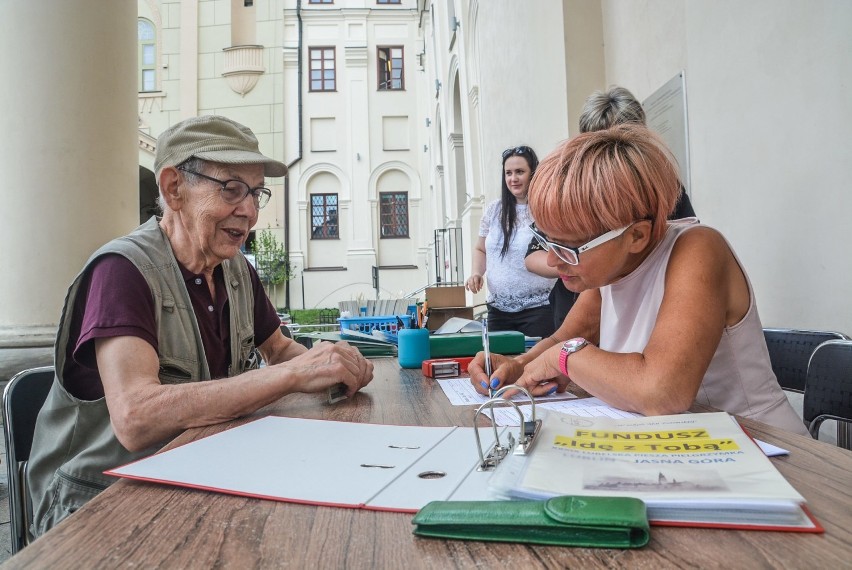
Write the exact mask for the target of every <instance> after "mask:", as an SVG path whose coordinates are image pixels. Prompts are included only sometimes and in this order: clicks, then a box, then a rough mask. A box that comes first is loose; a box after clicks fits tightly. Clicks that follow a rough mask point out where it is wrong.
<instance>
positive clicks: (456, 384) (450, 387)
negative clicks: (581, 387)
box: [438, 378, 577, 415]
mask: <svg viewBox="0 0 852 570" xmlns="http://www.w3.org/2000/svg"><path fill="white" fill-rule="evenodd" d="M438 384H439V385H440V386H441V389H442V390H443V391H444V394H446V395H447V398H449V400H450V403H451V404H452V405H454V406H470V405H478V404H484V403H485V402H487V401H488V400H489V398H488V396H483V395H482V394H480V393H479V392H477V391H476V389H474V387H473V385H472V384H471V383H470V378H442V379H439V380H438ZM576 397H577V396H575V395H574V394H571V393H570V392H563V393H562V394H551V395H550V396H538V397H536V399H535V400H536V402H547V401H551V402H552V401H559V400H566V399H572V398H576ZM512 401H513V402H529V401H530V399H529V398H527V397H526V396H525V395H524V393H523V392H518V393H517V394H515V395H514V396H512ZM515 415H517V414H515Z"/></svg>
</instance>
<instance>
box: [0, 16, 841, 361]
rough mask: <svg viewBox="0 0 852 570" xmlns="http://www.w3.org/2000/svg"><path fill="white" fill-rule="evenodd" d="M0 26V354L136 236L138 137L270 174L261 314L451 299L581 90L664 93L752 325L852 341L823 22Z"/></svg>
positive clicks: (128, 21) (141, 174)
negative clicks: (441, 285) (446, 286)
mask: <svg viewBox="0 0 852 570" xmlns="http://www.w3.org/2000/svg"><path fill="white" fill-rule="evenodd" d="M0 18H2V20H3V21H5V22H13V23H14V25H10V26H8V29H7V32H6V33H5V34H4V36H3V38H2V45H0V47H2V48H3V53H5V54H6V55H5V56H4V58H3V59H2V71H3V74H4V77H6V78H7V85H8V87H9V88H8V89H5V90H4V91H3V92H2V94H0V105H2V106H3V108H4V109H5V110H6V112H4V113H3V114H2V115H0V126H2V129H3V132H4V133H7V136H6V137H5V138H4V141H3V142H2V143H0V163H2V168H3V172H4V174H5V175H6V176H7V179H8V180H10V181H15V182H18V181H33V180H34V181H35V183H31V184H29V186H28V187H27V188H26V190H25V191H21V190H20V188H18V186H17V184H7V185H5V186H4V188H3V190H2V191H3V196H4V199H5V204H6V206H7V212H9V214H7V218H8V219H7V223H5V224H0V232H2V234H0V237H2V238H3V241H4V242H5V243H7V244H11V246H10V247H8V248H5V249H4V252H3V254H2V264H3V268H4V270H5V271H3V272H2V277H0V345H8V344H10V343H17V342H28V341H27V340H26V339H27V338H29V336H31V335H34V336H38V337H39V338H42V339H45V342H52V333H53V331H55V326H56V323H57V322H58V319H59V311H60V308H61V305H62V299H63V296H64V293H65V290H66V288H67V285H68V283H70V281H71V280H72V279H73V277H74V275H75V274H76V272H77V271H78V270H79V268H80V267H81V266H82V265H83V263H84V262H85V260H86V258H87V257H88V256H89V254H90V253H91V252H92V251H94V250H95V249H96V248H97V247H98V246H99V245H101V244H102V243H104V242H106V241H108V240H109V239H110V238H112V237H115V236H118V235H121V234H124V233H127V232H128V231H130V230H131V229H132V228H133V227H134V225H135V224H137V223H138V222H139V220H140V218H144V217H147V216H149V215H150V214H151V213H152V208H153V199H154V197H155V195H156V188H155V184H154V183H153V173H152V172H151V169H152V164H153V152H154V149H155V144H156V137H157V135H158V134H159V133H160V132H162V131H163V130H164V129H165V128H167V127H168V126H169V125H170V124H173V123H175V122H177V121H179V120H180V119H183V118H185V117H190V116H195V115H199V114H205V113H221V114H224V115H228V116H230V117H232V118H234V119H235V120H238V121H240V122H242V123H245V124H246V125H248V126H250V127H251V128H252V129H253V130H254V131H255V132H256V133H257V134H258V137H259V139H260V142H261V147H262V149H263V151H264V152H266V153H268V154H270V155H272V156H274V157H275V158H278V159H281V160H283V161H284V162H286V163H288V164H290V165H291V174H290V175H289V176H288V177H287V178H285V179H283V180H270V185H271V187H272V190H273V193H274V196H273V200H272V201H271V203H270V205H268V206H267V207H266V209H265V210H263V212H262V214H261V218H260V221H259V223H258V226H257V230H264V229H269V230H270V231H272V232H274V233H275V235H276V237H277V238H278V240H279V241H281V242H283V243H285V244H286V248H287V250H288V252H289V254H290V258H291V261H292V262H293V264H294V265H295V268H296V278H295V279H293V280H292V281H291V282H290V283H289V288H288V291H287V292H286V293H283V295H284V298H278V299H276V304H277V305H279V306H284V305H285V304H289V305H290V306H291V307H294V308H301V307H302V306H305V307H316V306H333V305H334V304H335V303H336V301H338V300H345V299H351V298H353V297H357V296H363V297H366V298H373V297H374V296H375V291H374V290H373V287H372V268H373V267H377V268H379V270H378V274H379V284H380V294H381V296H382V297H384V298H387V297H391V296H397V295H399V294H405V293H409V292H411V291H414V290H416V289H418V288H419V287H422V286H424V285H426V284H428V283H431V282H434V281H437V280H438V279H439V278H440V279H441V280H443V281H456V280H459V281H460V280H463V279H464V276H465V274H467V273H468V272H469V267H470V248H471V246H472V244H473V242H474V241H475V237H476V234H477V228H478V224H479V218H480V217H481V212H482V208H483V206H484V205H485V204H486V203H487V202H488V201H490V200H493V199H496V198H497V197H498V196H499V188H500V176H501V168H500V167H501V162H500V159H499V157H500V154H501V151H502V150H503V149H505V148H509V147H511V146H516V145H519V144H527V145H530V146H532V147H533V148H534V149H535V150H536V151H537V153H538V154H539V155H541V156H543V155H546V154H547V153H548V152H549V151H550V150H552V149H553V148H554V147H555V145H556V144H557V143H558V142H559V141H561V140H562V139H565V138H567V137H569V136H571V135H573V134H574V133H575V132H576V125H577V117H578V115H579V112H580V109H581V107H582V104H583V100H584V99H585V97H586V96H587V95H588V94H589V93H590V92H591V91H593V90H595V89H601V88H605V87H607V86H608V85H611V84H618V85H622V86H625V87H627V88H629V89H630V90H631V91H632V92H633V93H634V94H635V95H636V96H637V97H638V98H639V99H640V100H645V99H646V98H648V97H649V96H651V95H652V94H654V93H655V92H657V91H658V90H659V89H660V88H661V86H664V85H666V84H667V82H668V81H670V80H671V78H673V77H675V76H676V75H678V74H683V77H684V86H685V93H686V106H685V119H686V123H687V124H688V132H689V136H688V141H687V142H688V167H689V168H688V172H689V189H690V194H691V195H690V197H691V199H692V203H693V205H694V207H695V209H696V211H697V212H698V214H699V216H700V217H701V219H702V221H703V222H705V223H708V224H710V225H712V226H714V227H717V228H718V229H720V230H721V231H722V232H723V233H724V234H725V236H726V237H727V238H728V239H729V240H730V241H731V244H732V245H733V247H734V249H735V251H736V252H737V254H738V255H739V257H740V259H741V260H742V262H743V265H744V266H745V267H746V268H747V270H748V273H749V276H750V278H751V280H752V283H753V285H754V288H755V291H756V293H757V298H758V303H759V308H760V312H761V316H762V318H763V323H764V325H765V326H780V327H796V328H813V329H832V330H840V331H843V332H846V333H850V332H852V298H850V296H849V295H848V294H847V293H848V291H850V290H852V262H850V257H849V256H848V254H846V252H845V248H844V247H843V246H844V245H845V243H846V241H847V239H848V229H847V228H848V218H849V215H850V213H852V193H850V192H848V191H846V189H845V188H846V186H847V183H848V180H849V179H850V178H852V134H850V132H849V130H848V129H845V128H843V125H846V124H850V123H852V103H850V101H852V100H850V98H849V97H848V89H847V87H846V84H845V82H846V81H847V78H848V77H850V76H852V56H850V54H852V35H850V34H849V33H848V22H849V21H852V4H850V3H848V2H846V1H845V0H819V1H816V2H812V1H805V0H781V1H780V2H779V1H775V0H773V1H770V0H752V1H750V2H745V3H743V2H738V1H734V0H724V1H721V2H712V3H701V2H685V1H683V0H651V1H647V2H632V1H623V0H600V1H597V0H591V1H589V0H529V1H527V2H518V1H514V0H488V1H487V2H485V1H481V0H447V1H432V0H400V1H399V2H394V1H393V0H333V1H311V0H180V1H178V0H137V3H136V5H133V3H130V5H129V6H128V3H126V2H109V3H103V2H101V1H100V0H76V1H75V2H73V3H70V2H55V3H51V5H50V7H49V9H48V8H47V7H46V5H45V4H43V3H30V2H5V3H0ZM90 62H97V65H92V64H90ZM46 205H48V206H49V207H46ZM285 229H286V231H285ZM441 232H450V233H441ZM446 236H455V237H454V238H453V239H449V238H446ZM453 240H455V241H453ZM288 298H289V303H288ZM482 300H484V298H483V297H482V296H481V295H480V297H479V298H473V297H469V302H471V303H477V302H481V301H482ZM22 338H23V339H25V340H24V341H20V339H22Z"/></svg>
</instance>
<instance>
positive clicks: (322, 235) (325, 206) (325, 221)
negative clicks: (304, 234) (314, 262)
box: [309, 192, 340, 240]
mask: <svg viewBox="0 0 852 570" xmlns="http://www.w3.org/2000/svg"><path fill="white" fill-rule="evenodd" d="M331 196H333V197H334V203H333V204H332V203H330V201H329V200H328V198H329V197H331ZM309 197H310V201H311V236H310V238H311V239H312V240H313V239H316V240H328V239H340V195H339V194H337V193H336V192H319V193H316V194H311V195H310V196H309ZM317 197H321V198H322V203H321V204H315V203H314V200H315V198H317ZM317 207H321V208H322V213H321V214H320V215H321V220H322V221H321V222H320V223H319V224H316V223H315V222H316V221H317V214H315V213H314V208H317ZM332 207H333V208H334V211H335V213H336V214H337V223H335V224H330V223H329V220H330V219H331V216H330V210H331V209H332ZM330 228H334V235H328V233H329V231H328V230H329V229H330ZM317 230H321V231H320V232H317Z"/></svg>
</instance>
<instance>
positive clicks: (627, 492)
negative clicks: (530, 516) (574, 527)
mask: <svg viewBox="0 0 852 570" xmlns="http://www.w3.org/2000/svg"><path fill="white" fill-rule="evenodd" d="M489 486H490V488H491V490H492V492H493V493H495V494H496V495H497V496H500V497H503V498H515V499H541V498H548V497H554V496H558V495H592V496H624V497H635V498H638V499H641V500H642V501H644V502H645V504H646V506H647V509H648V519H649V520H650V521H651V523H652V524H659V525H680V526H704V527H726V528H753V529H760V530H789V531H800V532H822V530H823V529H822V527H820V525H819V524H818V523H817V522H816V521H815V520H814V519H813V517H811V516H810V515H809V513H808V512H807V509H806V508H805V499H804V498H803V497H802V496H801V495H800V494H799V493H798V492H797V491H796V490H795V489H794V488H793V487H792V486H791V485H790V484H789V483H788V482H787V480H786V479H784V477H783V476H782V475H781V474H780V473H779V472H778V470H777V469H775V467H774V466H773V465H772V462H771V460H770V459H769V458H767V457H766V456H765V455H764V454H763V452H762V451H761V450H760V448H759V447H758V446H757V444H755V443H754V441H753V440H752V439H751V438H750V437H749V436H748V435H747V434H746V433H745V432H744V431H743V430H742V428H741V427H740V425H739V424H738V423H737V422H736V420H734V418H733V417H732V416H730V415H728V414H726V413H724V412H717V413H703V414H680V415H672V416H653V417H637V418H608V417H580V416H572V415H567V414H560V413H555V412H549V413H548V414H547V415H546V416H545V417H544V419H543V422H542V427H541V432H540V433H539V435H538V437H537V438H536V444H535V447H534V449H533V450H532V452H531V454H530V455H529V456H528V457H525V458H516V457H507V458H506V459H505V460H504V461H503V462H502V463H500V465H499V466H498V467H497V469H496V470H495V473H494V475H493V476H492V479H491V480H490V481H489Z"/></svg>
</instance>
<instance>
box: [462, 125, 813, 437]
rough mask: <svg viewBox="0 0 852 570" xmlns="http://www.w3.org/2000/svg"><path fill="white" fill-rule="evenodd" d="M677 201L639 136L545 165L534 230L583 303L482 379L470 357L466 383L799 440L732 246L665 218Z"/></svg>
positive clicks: (598, 135)
mask: <svg viewBox="0 0 852 570" xmlns="http://www.w3.org/2000/svg"><path fill="white" fill-rule="evenodd" d="M679 193H680V182H679V178H678V172H677V168H676V166H675V165H674V162H673V158H672V157H671V154H670V153H669V152H668V150H667V149H666V148H665V145H664V144H663V143H662V141H661V140H660V139H659V138H658V137H657V136H656V135H654V134H653V133H651V132H650V131H649V130H648V129H647V128H645V127H643V126H640V125H631V124H624V125H618V126H615V127H612V128H610V129H606V130H602V131H596V132H590V133H584V134H581V135H578V136H577V137H575V138H573V139H570V140H568V141H566V142H564V143H563V144H561V145H559V146H558V147H557V148H556V150H554V151H553V152H552V153H551V154H550V155H549V156H548V157H547V158H545V159H544V160H543V161H542V163H541V165H540V166H539V169H538V171H537V173H536V176H535V178H534V179H533V182H532V185H531V187H530V209H531V210H532V213H533V216H534V217H535V219H536V222H535V223H536V227H535V228H534V230H533V231H534V232H535V234H536V236H537V239H539V240H540V241H541V242H542V244H543V245H544V247H545V249H546V250H547V252H548V253H547V256H548V259H547V262H548V264H549V265H550V266H551V267H554V268H555V269H556V270H557V271H558V273H559V276H560V278H561V279H562V281H563V283H565V286H566V287H568V289H569V290H571V291H574V292H577V293H580V297H579V299H578V300H577V303H576V304H575V305H574V307H573V308H572V309H571V311H570V312H569V313H568V316H567V317H566V318H565V321H564V322H563V323H562V326H561V327H560V328H559V330H557V331H556V333H555V334H554V335H553V336H552V337H550V338H547V339H543V340H542V341H541V342H539V343H538V344H537V345H536V346H534V347H533V348H532V349H531V350H530V351H529V352H528V353H526V354H523V355H520V356H518V357H515V358H508V357H505V356H499V355H492V363H493V373H492V374H491V378H487V377H486V375H485V373H484V372H483V369H482V368H483V366H482V365H483V364H484V360H483V355H482V353H480V354H478V355H477V357H476V358H475V359H474V361H473V362H471V364H470V366H469V368H468V370H469V371H470V376H471V382H472V383H473V386H474V387H475V388H476V389H477V390H478V391H479V392H480V393H483V394H485V393H487V387H488V386H489V384H490V385H491V388H499V387H500V386H501V385H505V384H511V383H517V385H519V386H523V387H525V388H527V389H529V390H530V391H531V392H532V393H533V394H534V395H541V394H546V393H552V392H557V391H563V392H564V391H565V389H566V388H567V386H568V383H569V382H571V381H573V382H574V383H575V384H577V385H578V386H580V387H581V388H583V389H584V390H586V391H587V392H588V393H590V394H592V395H594V396H597V397H598V398H600V399H602V400H603V401H605V402H606V403H608V404H610V405H611V406H615V407H617V408H621V409H625V410H631V411H635V412H639V413H641V414H645V415H648V416H652V415H666V414H677V413H681V412H685V411H687V410H688V409H689V408H690V407H691V406H692V405H693V403H699V404H703V405H707V406H710V407H713V408H716V409H719V410H724V411H726V412H728V413H731V414H737V415H740V416H743V417H746V418H750V419H754V420H758V421H761V422H764V423H767V424H769V425H773V426H776V427H780V428H783V429H787V430H790V431H792V432H796V433H799V434H802V435H805V434H807V430H806V429H805V427H804V424H803V423H802V420H801V419H799V417H798V416H797V415H796V412H795V411H794V410H793V408H792V406H790V404H789V402H788V401H787V398H786V396H785V395H784V391H783V390H782V389H781V386H780V385H779V384H778V381H777V380H776V378H775V374H774V373H773V372H772V366H771V364H770V362H769V352H768V350H767V348H766V341H765V340H764V337H763V327H762V325H761V323H760V317H759V315H758V312H757V303H756V300H755V295H754V290H753V289H752V286H751V283H750V281H749V279H748V275H747V274H746V271H745V268H744V267H743V266H742V264H741V263H740V260H739V258H738V257H737V256H736V254H735V253H734V251H733V249H732V247H731V245H730V244H729V243H728V241H727V240H726V239H725V237H724V236H723V235H722V234H720V233H719V232H718V231H717V230H715V229H713V228H711V227H708V226H704V225H701V224H699V223H698V222H697V220H695V219H694V218H691V219H687V220H677V221H668V220H667V218H668V215H669V212H671V211H672V209H673V208H674V205H675V202H676V201H677V199H678V194H679ZM495 380H496V382H495Z"/></svg>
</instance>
